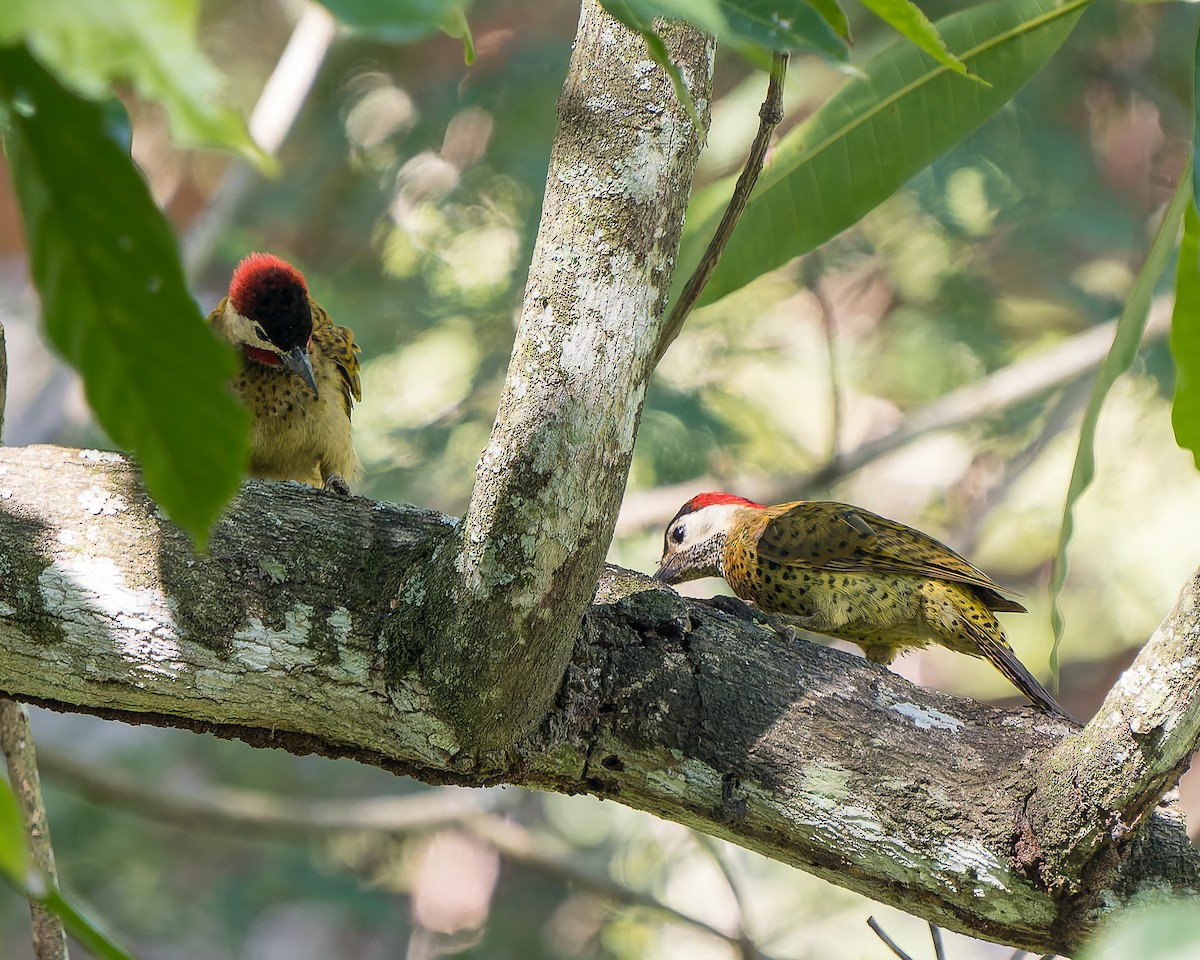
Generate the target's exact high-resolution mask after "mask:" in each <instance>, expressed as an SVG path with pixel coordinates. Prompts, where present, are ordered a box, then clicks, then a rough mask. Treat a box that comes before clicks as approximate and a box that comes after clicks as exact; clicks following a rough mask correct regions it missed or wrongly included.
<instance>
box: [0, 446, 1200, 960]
mask: <svg viewBox="0 0 1200 960" xmlns="http://www.w3.org/2000/svg"><path fill="white" fill-rule="evenodd" d="M451 523H452V521H450V520H448V518H446V517H443V516H440V515H438V514H435V513H431V512H429V511H423V510H418V509H416V508H413V507H395V506H389V505H386V504H377V503H372V502H370V501H367V500H364V499H361V498H350V499H344V498H339V497H335V496H331V495H328V494H324V493H322V492H320V491H314V490H308V489H306V488H303V487H300V486H297V485H294V484H273V483H265V482H252V483H249V484H247V486H246V488H245V489H244V491H243V492H242V494H241V496H240V497H239V498H238V499H237V500H236V501H235V502H234V504H233V505H232V506H231V508H230V510H229V512H228V514H227V516H226V517H225V519H224V520H222V522H221V523H220V524H219V525H218V528H217V529H216V530H215V531H214V533H213V536H212V539H211V546H210V548H209V552H208V554H207V555H205V556H196V555H194V554H193V552H192V551H191V548H190V546H189V545H188V542H187V540H186V538H184V537H183V536H182V535H180V534H179V533H178V532H177V531H175V530H174V529H173V528H171V527H170V526H169V525H168V524H167V523H166V522H165V521H163V520H162V519H161V517H160V516H159V514H158V513H157V511H156V510H155V508H154V506H153V504H152V503H151V502H150V501H149V500H148V499H147V498H146V496H145V493H144V492H143V490H142V488H141V486H140V483H139V482H138V479H137V474H136V471H134V470H133V469H132V468H131V467H129V466H128V465H126V464H125V463H124V462H122V461H121V460H120V459H119V458H116V457H114V456H113V455H111V454H97V453H95V452H84V451H74V450H62V449H58V448H51V447H40V448H28V449H5V450H0V695H12V696H15V697H17V698H20V699H24V700H30V701H33V702H37V703H42V704H45V705H48V706H52V707H56V708H59V709H67V710H79V711H85V712H90V713H96V714H99V715H101V716H107V717H113V718H118V719H122V720H127V721H130V722H150V723H159V724H169V725H174V726H180V727H185V728H189V729H194V730H203V731H207V732H211V733H215V734H217V735H220V736H232V737H240V738H242V739H244V740H246V741H248V742H250V743H252V744H255V745H262V746H276V747H283V748H285V749H289V750H292V751H295V752H297V753H305V752H317V753H321V754H325V755H329V756H347V757H354V758H357V759H359V760H362V761H364V762H368V763H373V764H377V765H379V766H382V767H384V768H387V769H390V770H394V771H397V772H403V773H408V774H411V775H413V776H417V777H420V778H421V779H423V780H426V781H430V782H453V783H461V784H468V785H484V784H491V783H520V784H525V785H529V786H534V787H539V788H542V789H546V790H556V791H561V792H564V793H576V792H590V793H594V794H598V795H600V796H605V797H609V798H612V799H615V800H619V801H620V802H622V803H626V804H628V805H630V806H633V807H636V808H638V809H642V810H647V811H650V812H652V813H656V814H658V815H660V816H664V817H668V818H670V819H673V820H677V821H680V822H683V823H687V824H690V825H691V826H694V827H696V828H698V829H700V830H704V831H706V832H708V833H711V834H714V835H717V836H721V837H725V838H727V839H729V840H732V841H733V842H735V843H738V844H741V845H743V846H745V847H748V848H750V849H753V850H757V851H759V852H761V853H764V854H766V855H767V856H770V857H774V858H775V859H778V860H781V861H783V862H786V863H790V864H793V865H795V866H797V867H800V868H802V869H805V870H808V871H810V872H812V873H815V874H817V875H819V876H822V877H825V878H826V879H828V880H831V881H832V882H834V883H837V884H840V885H842V886H845V887H849V888H850V889H853V890H857V891H859V892H861V893H864V894H866V895H867V896H870V897H873V898H875V899H876V900H879V901H882V902H884V903H890V904H893V905H895V906H898V907H900V908H901V909H904V910H908V911H910V912H912V913H915V914H918V915H920V916H923V917H926V918H928V919H930V920H934V921H936V922H938V923H940V924H942V925H944V926H946V927H949V928H951V929H954V930H960V931H963V932H967V933H973V934H977V935H981V936H985V937H989V938H991V939H994V940H998V941H1001V942H1005V943H1009V944H1013V945H1016V946H1021V947H1025V948H1027V949H1031V950H1035V951H1039V952H1045V951H1059V952H1064V953H1070V952H1072V951H1074V950H1075V949H1076V948H1077V947H1078V946H1079V945H1080V943H1081V942H1082V941H1083V939H1084V938H1085V937H1086V936H1087V934H1088V933H1089V932H1090V931H1091V930H1092V929H1093V927H1094V925H1095V923H1096V921H1097V919H1098V918H1099V917H1100V916H1101V915H1102V914H1103V913H1104V911H1106V910H1112V909H1114V908H1116V907H1119V906H1120V905H1122V904H1124V903H1127V902H1129V901H1130V900H1132V899H1135V898H1141V897H1145V896H1146V895H1148V894H1155V893H1161V892H1164V891H1174V892H1177V893H1188V894H1195V893H1196V892H1197V890H1198V888H1200V858H1198V856H1197V853H1196V852H1195V851H1194V850H1193V849H1192V848H1191V847H1190V846H1189V844H1188V842H1187V836H1186V833H1185V831H1184V829H1183V825H1182V823H1181V822H1179V820H1178V818H1176V817H1175V816H1173V815H1172V814H1171V812H1170V811H1169V810H1163V809H1160V810H1158V811H1155V812H1153V813H1152V814H1151V815H1150V816H1149V817H1148V818H1146V820H1145V822H1144V823H1143V824H1142V825H1141V826H1140V827H1138V828H1136V829H1135V830H1134V832H1133V833H1132V834H1131V837H1132V838H1133V839H1132V841H1131V842H1128V843H1123V844H1121V845H1119V846H1117V845H1112V846H1110V847H1109V848H1108V860H1106V869H1105V871H1104V872H1103V873H1098V872H1096V871H1094V870H1088V869H1085V870H1083V871H1082V872H1080V873H1078V874H1076V875H1074V876H1070V877H1065V878H1063V877H1058V878H1056V877H1046V876H1044V875H1043V873H1041V872H1039V871H1038V870H1037V869H1033V868H1031V859H1030V857H1029V856H1028V853H1029V844H1030V837H1031V836H1034V835H1033V834H1032V833H1031V828H1030V821H1029V816H1028V812H1029V810H1030V809H1031V800H1030V797H1031V794H1032V795H1033V800H1034V802H1036V801H1037V791H1038V789H1039V788H1038V783H1039V780H1041V779H1042V778H1043V777H1044V775H1045V772H1046V770H1047V769H1048V768H1047V757H1048V756H1050V755H1051V754H1052V753H1053V752H1054V751H1056V750H1060V749H1065V746H1066V745H1067V744H1070V743H1071V742H1072V741H1070V740H1069V739H1066V738H1067V736H1068V734H1069V733H1070V730H1069V728H1068V727H1066V726H1065V725H1064V724H1062V723H1060V722H1057V721H1054V720H1050V719H1047V718H1046V717H1044V716H1043V715H1041V714H1038V713H1036V712H1035V711H1033V710H1032V709H1030V708H1026V709H1022V710H1014V711H1002V710H996V709H992V708H990V707H986V706H983V705H981V704H976V703H973V702H971V701H967V700H960V699H956V698H953V697H949V696H946V695H943V694H939V693H936V692H934V691H929V690H924V689H921V688H919V687H914V686H912V685H911V684H909V683H906V682H905V681H904V680H902V679H901V678H899V677H897V676H896V675H894V674H892V673H889V672H888V671H887V670H885V669H884V668H882V667H879V666H876V665H874V664H870V663H867V662H866V661H864V660H862V659H859V658H855V657H852V656H850V655H848V654H844V653H841V652H839V651H835V650H830V649H826V648H823V647H819V646H815V645H813V644H809V643H804V642H800V641H796V642H793V643H791V644H788V643H785V642H784V641H783V640H782V639H781V638H780V637H779V636H777V635H776V634H774V633H772V632H771V631H768V630H764V629H762V628H761V627H759V626H757V625H755V624H754V623H752V622H750V621H748V620H745V619H739V618H738V617H736V616H733V615H731V614H729V613H726V612H722V611H721V610H719V609H717V608H715V607H713V606H711V605H707V604H703V603H698V602H695V601H685V600H683V599H681V598H680V597H679V596H678V595H676V594H675V593H673V592H672V591H670V590H668V589H666V588H664V587H662V586H660V585H657V584H655V583H653V582H652V581H650V580H649V579H648V578H646V577H644V576H642V575H640V574H636V573H633V572H631V571H626V570H619V569H615V568H609V569H608V570H607V571H606V572H605V574H604V576H603V577H602V579H601V582H600V586H599V589H598V591H597V593H596V596H595V602H594V603H593V604H592V606H591V607H590V608H589V610H588V613H587V615H586V617H585V618H584V621H583V625H582V629H581V630H580V631H578V640H577V642H576V643H575V645H574V653H573V656H572V658H571V660H570V662H569V664H568V668H567V671H566V678H565V681H564V683H563V684H562V686H561V687H560V689H559V691H558V695H557V698H556V701H555V703H554V704H553V708H552V710H551V711H550V713H549V715H548V717H547V718H546V719H545V721H544V722H543V724H542V725H541V727H540V728H539V729H538V730H537V731H536V732H535V733H534V735H532V736H531V737H529V738H527V739H526V740H525V741H524V742H522V743H521V744H519V745H518V746H516V747H514V748H512V749H508V750H498V751H493V752H480V751H475V750H465V749H462V748H461V747H460V746H459V741H458V739H457V737H456V735H455V733H454V731H453V729H452V728H450V727H449V726H448V725H447V724H446V723H445V722H444V720H443V719H441V718H440V716H439V714H438V711H437V708H436V704H434V703H433V702H432V701H431V698H430V696H429V694H428V692H427V691H426V688H425V686H424V683H423V681H422V679H421V671H422V665H423V662H424V661H425V660H426V659H427V658H428V657H429V656H430V655H431V652H430V649H429V648H428V647H427V646H425V645H424V643H423V638H422V632H421V630H420V629H419V628H418V626H417V623H418V621H416V620H414V619H413V618H412V616H411V615H412V612H413V611H414V610H417V609H419V608H420V606H421V603H422V600H423V598H422V589H421V587H420V584H421V583H422V582H423V578H424V576H425V574H426V573H427V570H428V568H429V566H430V557H431V555H432V554H433V553H434V552H435V550H436V549H437V547H438V545H439V544H443V543H445V542H447V539H448V537H449V536H450V535H451V532H452V526H451ZM1187 609H1190V610H1191V613H1190V614H1188V613H1187V612H1186V610H1185V611H1181V612H1180V613H1179V618H1178V619H1177V620H1175V621H1173V622H1174V626H1172V627H1170V628H1169V629H1170V630H1171V631H1175V632H1178V631H1186V632H1194V631H1196V630H1197V629H1198V628H1200V627H1198V622H1197V621H1198V620H1200V616H1198V615H1197V613H1196V610H1195V608H1194V606H1193V607H1190V608H1187ZM1189 616H1190V619H1189ZM1164 629H1167V628H1164ZM1169 669H1177V668H1169ZM1173 689H1175V691H1176V693H1177V694H1180V695H1187V694H1186V691H1183V690H1181V688H1178V687H1173ZM1142 706H1143V707H1144V708H1145V710H1146V711H1147V712H1146V714H1145V716H1146V717H1148V718H1151V720H1152V721H1153V718H1155V717H1159V719H1162V718H1161V716H1160V715H1159V714H1158V713H1156V712H1155V711H1156V710H1157V709H1158V707H1156V706H1155V704H1153V703H1149V702H1143V703H1142ZM1141 709H1142V708H1141V707H1138V708H1137V711H1140V710H1141ZM1137 711H1132V710H1131V712H1130V713H1129V714H1128V717H1129V719H1130V722H1131V723H1135V724H1136V723H1137V716H1138V713H1137ZM1185 712H1186V711H1185ZM1155 722H1156V721H1155ZM1163 722H1165V721H1163ZM1136 729H1142V727H1141V726H1140V725H1139V726H1137V727H1136ZM1156 729H1157V727H1156ZM1088 733H1089V731H1085V733H1084V735H1083V736H1084V737H1085V738H1086V737H1087V736H1088ZM1161 742H1162V741H1161V739H1158V740H1153V741H1149V742H1148V744H1147V749H1149V748H1152V747H1154V746H1155V745H1156V744H1161ZM1079 775H1080V776H1082V777H1085V778H1086V777H1089V776H1093V775H1094V771H1092V770H1090V769H1089V768H1086V767H1084V768H1081V770H1080V771H1079ZM1062 815H1063V817H1066V818H1069V817H1071V816H1074V811H1072V810H1069V809H1066V810H1063V811H1062ZM1039 829H1040V828H1039ZM1036 836H1037V838H1041V850H1040V852H1041V855H1042V856H1043V857H1045V858H1046V862H1052V861H1051V859H1050V858H1052V857H1054V856H1055V854H1056V851H1055V850H1054V849H1053V848H1052V847H1049V846H1047V844H1048V843H1052V842H1053V840H1052V839H1049V838H1052V837H1053V836H1054V834H1052V833H1038V834H1037V835H1036ZM1064 881H1067V882H1064ZM1051 890H1053V891H1054V894H1052V893H1051V892H1050V891H1051ZM1072 891H1073V892H1072Z"/></svg>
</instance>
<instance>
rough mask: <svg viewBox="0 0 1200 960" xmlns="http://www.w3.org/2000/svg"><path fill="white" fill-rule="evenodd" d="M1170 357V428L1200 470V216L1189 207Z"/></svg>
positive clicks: (1178, 280) (1182, 244)
mask: <svg viewBox="0 0 1200 960" xmlns="http://www.w3.org/2000/svg"><path fill="white" fill-rule="evenodd" d="M1171 355H1172V356H1173V357H1174V358H1175V400H1174V403H1173V404H1172V406H1171V426H1172V427H1174V428H1175V440H1176V441H1177V442H1178V444H1179V445H1180V446H1181V447H1183V448H1184V449H1185V450H1191V451H1192V457H1193V459H1194V460H1195V461H1196V466H1197V467H1200V215H1197V213H1196V206H1195V204H1192V205H1191V206H1189V207H1188V209H1187V212H1186V213H1185V214H1184V219H1183V242H1182V243H1181V244H1180V246H1179V271H1178V273H1177V274H1176V276H1175V310H1174V312H1173V313H1172V315H1171Z"/></svg>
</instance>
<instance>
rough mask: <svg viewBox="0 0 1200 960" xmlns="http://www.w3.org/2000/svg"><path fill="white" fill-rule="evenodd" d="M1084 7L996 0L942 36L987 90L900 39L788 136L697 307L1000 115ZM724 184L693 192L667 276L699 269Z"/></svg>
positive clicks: (860, 209) (805, 246)
mask: <svg viewBox="0 0 1200 960" xmlns="http://www.w3.org/2000/svg"><path fill="white" fill-rule="evenodd" d="M1086 5H1087V0H1067V2H1064V3H1062V4H1059V3H1057V2H1055V0H1011V2H1010V0H1001V2H995V3H989V4H987V5H984V6H980V7H973V8H971V9H970V10H967V11H964V12H963V13H959V14H955V15H954V16H952V17H948V18H947V19H946V20H944V21H942V22H941V23H940V24H939V25H938V30H939V32H940V33H941V35H942V36H943V38H944V39H945V41H946V43H947V45H948V47H949V48H950V49H951V50H952V51H954V52H955V54H956V55H957V56H958V57H959V58H960V59H961V60H962V61H963V62H964V63H965V64H967V66H968V68H969V69H970V70H971V72H972V73H973V74H976V75H977V76H979V77H981V78H982V79H984V80H985V81H987V84H983V83H978V82H976V81H974V80H972V79H970V78H968V77H964V76H961V75H960V74H958V73H955V72H954V71H952V70H950V69H949V68H948V67H946V66H944V65H942V64H940V63H938V62H937V61H936V60H934V59H933V58H932V57H930V56H929V55H928V54H926V53H924V52H922V51H920V50H918V49H917V48H916V47H914V46H913V45H912V44H911V43H909V42H907V41H898V42H897V43H896V44H894V45H893V46H892V47H890V48H889V49H888V50H886V51H885V52H884V53H882V54H881V55H880V56H878V57H876V58H875V59H874V60H872V61H871V62H870V63H869V64H867V65H866V67H865V68H864V71H863V74H862V75H861V76H858V77H854V78H852V79H850V80H849V81H847V83H846V84H845V86H843V87H842V88H841V89H840V90H839V91H838V92H837V93H836V94H835V95H834V96H833V98H832V99H830V100H829V101H828V102H827V103H826V104H825V105H824V106H822V107H821V109H820V110H818V111H817V112H816V113H815V114H813V116H812V117H810V118H809V119H808V120H807V121H805V122H804V123H803V124H801V125H800V126H799V127H797V128H796V129H795V130H793V131H791V132H790V133H789V134H788V135H787V136H786V137H784V138H783V139H782V140H781V141H780V143H779V146H778V147H777V148H776V150H775V153H774V155H773V156H772V158H771V160H770V161H769V162H768V164H767V167H766V169H764V170H763V173H762V177H761V178H760V180H759V184H758V187H757V188H756V190H755V192H754V195H753V197H752V198H751V200H750V203H749V205H748V207H747V208H746V212H745V214H744V215H743V216H742V219H741V221H740V223H739V224H738V227H737V230H736V231H735V233H734V235H733V239H732V241H731V243H730V245H729V248H728V249H727V250H726V251H725V255H724V257H723V258H722V260H721V262H720V264H718V266H717V269H716V271H715V272H714V274H713V277H712V280H711V281H710V283H709V285H708V288H707V289H706V290H705V292H704V294H703V296H702V297H701V301H700V302H701V303H707V302H712V301H713V300H717V299H719V298H721V297H723V296H725V295H726V294H729V293H732V292H733V291H734V290H737V289H739V288H741V287H743V286H745V285H746V284H747V283H749V282H750V281H751V280H753V279H754V278H755V277H758V276H761V275H762V274H763V273H766V272H767V271H769V270H773V269H775V268H776V267H779V266H781V265H782V264H784V263H787V262H788V261H789V260H792V259H794V258H795V257H798V256H800V255H801V254H804V253H808V252H809V251H810V250H813V249H815V248H816V247H818V246H819V245H820V244H822V243H824V242H825V241H827V240H829V239H831V238H832V237H834V236H836V235H837V234H839V233H841V232H842V231H843V230H845V229H846V228H847V227H850V226H852V225H853V224H854V223H856V222H857V221H858V220H859V219H860V218H861V217H862V216H863V215H864V214H866V213H867V212H868V211H869V210H871V209H872V208H873V207H875V206H876V205H878V204H879V203H880V202H882V201H883V200H885V199H887V198H888V197H889V196H891V195H892V194H893V193H894V192H895V191H896V190H897V189H899V188H900V187H901V186H902V185H903V184H904V183H905V182H906V181H907V180H908V179H909V178H910V177H912V176H913V175H914V174H915V173H917V172H918V171H919V170H921V169H922V168H923V167H925V166H927V165H928V164H929V163H930V162H932V161H933V160H934V159H936V158H937V157H938V156H940V155H941V154H942V153H944V152H945V151H946V150H948V149H950V147H952V146H954V145H955V144H956V143H958V142H960V141H961V140H962V139H963V138H964V137H966V136H967V135H968V134H969V133H971V132H972V131H973V130H975V129H976V128H978V127H979V125H980V124H982V123H983V122H984V121H985V120H987V119H988V118H989V117H990V116H992V115H993V114H994V113H996V111H997V110H999V109H1000V108H1001V107H1002V106H1003V105H1004V104H1005V103H1006V102H1007V101H1008V100H1009V99H1010V98H1011V97H1012V96H1013V94H1015V93H1016V92H1017V91H1018V90H1019V89H1020V88H1021V87H1022V86H1023V85H1024V84H1025V83H1026V82H1027V81H1028V80H1029V78H1030V77H1031V76H1033V74H1034V73H1035V72H1036V71H1037V70H1038V68H1039V67H1041V66H1042V65H1043V64H1044V63H1045V62H1046V61H1047V60H1048V59H1049V58H1050V57H1051V56H1052V55H1053V53H1054V52H1055V51H1056V50H1057V49H1058V48H1059V46H1060V45H1061V44H1062V42H1063V41H1064V40H1065V39H1066V38H1067V36H1068V35H1069V34H1070V32H1071V29H1072V27H1073V26H1074V25H1075V22H1076V20H1077V19H1078V18H1079V15H1080V13H1081V12H1082V11H1083V9H1084V7H1085V6H1086ZM735 180H736V178H734V177H729V178H727V179H724V180H721V181H719V182H718V183H716V184H713V185H712V186H710V187H709V188H707V189H706V190H703V191H701V192H700V193H699V194H697V196H696V198H695V199H694V200H693V202H692V204H691V206H690V208H689V210H688V219H687V224H686V226H685V229H684V239H683V245H682V247H681V249H680V257H679V263H680V266H679V268H678V269H677V270H676V273H675V281H676V284H677V287H676V291H675V292H676V295H677V294H678V290H679V288H681V287H682V285H683V284H684V283H685V282H686V280H687V278H688V276H689V275H690V274H691V272H692V270H693V269H694V267H695V265H696V263H697V262H698V261H699V259H700V256H701V254H702V253H703V251H704V248H705V246H706V245H707V244H708V241H709V238H710V237H711V236H712V232H713V229H714V227H715V225H716V223H717V221H718V220H719V219H720V216H721V211H722V210H723V209H724V207H725V205H726V203H727V202H728V199H729V196H730V194H731V193H732V192H733V185H734V182H735Z"/></svg>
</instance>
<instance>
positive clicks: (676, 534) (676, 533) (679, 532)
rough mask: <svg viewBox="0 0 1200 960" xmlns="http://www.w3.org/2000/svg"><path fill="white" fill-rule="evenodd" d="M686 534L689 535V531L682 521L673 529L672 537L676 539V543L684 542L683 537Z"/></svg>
mask: <svg viewBox="0 0 1200 960" xmlns="http://www.w3.org/2000/svg"><path fill="white" fill-rule="evenodd" d="M685 536H687V531H686V530H684V529H683V524H682V523H681V524H679V526H677V527H676V528H675V529H674V530H672V531H671V539H672V540H673V541H675V543H683V538H684V537H685Z"/></svg>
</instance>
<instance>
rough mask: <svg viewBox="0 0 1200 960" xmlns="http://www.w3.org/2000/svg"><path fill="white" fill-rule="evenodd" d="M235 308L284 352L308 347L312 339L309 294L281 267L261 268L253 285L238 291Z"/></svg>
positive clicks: (247, 285) (256, 273) (255, 275)
mask: <svg viewBox="0 0 1200 960" xmlns="http://www.w3.org/2000/svg"><path fill="white" fill-rule="evenodd" d="M238 293H239V297H238V300H237V301H235V302H234V307H235V308H236V309H237V311H238V313H240V314H241V315H242V316H244V317H246V318H247V319H249V320H252V321H253V322H254V323H256V324H258V326H260V327H261V328H262V330H263V332H265V333H266V335H267V339H268V340H270V341H271V343H273V344H275V346H277V347H278V348H279V349H280V350H282V351H283V352H285V353H286V352H287V351H289V350H291V349H292V348H293V347H304V346H307V344H308V340H309V338H310V337H311V336H312V311H311V310H310V309H309V305H308V291H307V290H306V289H305V288H304V286H303V285H302V284H300V283H297V282H296V277H295V275H294V272H289V271H288V270H286V269H283V268H280V267H273V266H268V267H260V268H259V269H258V270H257V271H256V272H255V274H254V278H253V282H252V283H248V284H246V285H245V286H244V287H243V289H241V290H239V291H238Z"/></svg>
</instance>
